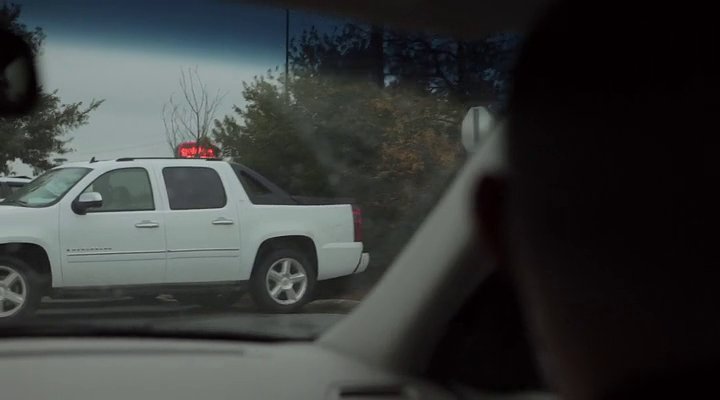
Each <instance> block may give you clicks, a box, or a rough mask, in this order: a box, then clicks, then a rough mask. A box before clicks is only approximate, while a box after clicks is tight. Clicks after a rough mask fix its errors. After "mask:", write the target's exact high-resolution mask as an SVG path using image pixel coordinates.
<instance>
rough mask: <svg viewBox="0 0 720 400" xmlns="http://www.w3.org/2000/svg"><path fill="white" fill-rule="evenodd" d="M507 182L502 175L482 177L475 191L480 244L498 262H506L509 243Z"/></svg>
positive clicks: (499, 263) (498, 263) (476, 219)
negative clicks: (507, 232) (507, 241)
mask: <svg viewBox="0 0 720 400" xmlns="http://www.w3.org/2000/svg"><path fill="white" fill-rule="evenodd" d="M506 192H507V182H506V181H505V178H504V177H502V176H500V175H486V176H483V177H482V178H481V179H480V182H479V184H478V187H477V190H476V192H475V221H476V224H477V227H478V235H479V240H480V242H481V243H480V244H481V246H482V247H483V249H484V250H486V251H488V252H489V255H490V256H491V257H492V258H493V259H494V261H495V262H496V263H497V264H496V265H503V264H505V261H506V260H505V258H506V254H507V253H506V249H507V243H506V242H505V241H506V240H507V239H506V238H507V234H506V230H507V221H506V215H507V214H506V207H507V205H506V201H507V193H506Z"/></svg>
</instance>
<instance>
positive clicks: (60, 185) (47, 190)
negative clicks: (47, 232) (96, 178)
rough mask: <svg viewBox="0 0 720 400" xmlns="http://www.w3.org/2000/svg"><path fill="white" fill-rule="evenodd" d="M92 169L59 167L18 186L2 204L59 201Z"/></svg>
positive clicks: (42, 205) (45, 203)
mask: <svg viewBox="0 0 720 400" xmlns="http://www.w3.org/2000/svg"><path fill="white" fill-rule="evenodd" d="M89 171H90V169H89V168H58V169H54V170H51V171H48V172H46V173H44V174H42V175H40V176H39V177H37V178H36V179H34V180H33V181H32V182H30V183H28V184H27V185H25V186H23V187H21V188H18V189H17V190H16V191H15V192H14V193H13V194H12V195H10V196H8V198H7V199H5V200H4V201H3V202H2V204H13V205H21V206H25V207H45V206H48V205H51V204H54V203H56V202H58V201H59V200H60V199H62V197H63V196H65V193H67V192H68V191H69V190H70V189H72V187H73V186H75V184H76V183H77V182H78V181H79V180H80V179H82V177H83V176H85V174H87V173H88V172H89Z"/></svg>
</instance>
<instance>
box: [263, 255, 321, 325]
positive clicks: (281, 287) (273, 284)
mask: <svg viewBox="0 0 720 400" xmlns="http://www.w3.org/2000/svg"><path fill="white" fill-rule="evenodd" d="M316 280H317V274H316V272H315V268H314V266H313V265H312V264H311V263H310V261H309V260H308V259H307V257H306V256H305V255H304V254H303V253H302V252H300V251H297V250H294V249H283V250H273V251H270V252H269V253H267V254H266V255H264V256H263V257H262V258H261V259H260V261H259V263H258V264H257V266H256V268H255V270H253V275H252V277H251V278H250V294H251V295H252V298H253V301H254V302H255V304H256V305H257V306H258V307H259V308H260V309H261V310H262V311H265V312H272V313H291V312H295V311H298V310H299V309H300V308H301V307H302V306H304V305H305V304H307V303H308V302H309V301H310V300H311V299H312V295H313V292H314V290H315V282H316Z"/></svg>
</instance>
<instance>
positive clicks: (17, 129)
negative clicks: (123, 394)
mask: <svg viewBox="0 0 720 400" xmlns="http://www.w3.org/2000/svg"><path fill="white" fill-rule="evenodd" d="M0 24H2V25H3V26H4V27H6V28H7V27H9V28H10V29H12V30H13V31H16V32H21V33H23V34H24V35H25V37H27V38H28V39H29V41H30V43H31V44H32V46H33V47H34V50H35V53H36V55H37V56H38V59H37V65H38V69H39V71H40V73H41V83H42V88H43V92H42V93H41V100H40V103H39V104H38V107H37V109H36V110H34V111H33V112H32V113H31V114H29V115H26V116H23V117H19V118H10V117H7V118H0V176H12V175H18V176H23V175H25V176H38V175H40V174H41V173H43V172H44V171H48V170H49V171H50V172H48V173H46V174H45V175H40V176H39V177H37V178H35V180H34V181H32V183H29V184H28V185H27V186H26V187H24V188H22V189H20V190H19V191H18V192H17V193H15V194H14V195H12V196H11V197H10V198H8V199H7V201H6V203H5V204H9V205H16V206H18V207H3V208H4V210H2V211H3V212H4V213H12V212H17V213H18V218H20V217H22V218H26V219H24V220H22V221H19V220H16V219H14V218H12V219H11V220H12V221H13V222H12V224H9V223H6V222H5V221H0V225H1V226H2V229H0V243H5V242H7V241H6V240H4V237H2V235H5V236H8V237H13V236H18V235H20V233H18V232H20V231H22V232H27V231H29V230H28V229H25V230H22V229H23V224H29V223H32V224H41V223H42V224H47V225H42V226H40V225H39V226H38V227H37V229H35V228H33V229H31V230H30V231H33V232H55V234H54V236H51V235H50V236H47V237H38V238H33V239H36V240H34V242H36V243H48V246H49V248H48V250H47V251H52V250H50V249H55V250H54V251H60V250H58V249H61V250H62V253H61V254H53V255H51V256H49V257H48V259H50V260H52V262H51V265H50V268H51V271H52V276H53V279H52V285H53V288H52V289H56V288H62V289H63V290H53V291H50V289H51V288H46V287H44V286H43V287H42V290H47V292H45V293H43V295H44V297H42V299H39V298H38V299H35V298H32V296H31V297H30V298H28V299H27V301H26V300H22V301H21V300H20V299H21V298H22V299H24V297H22V296H21V295H22V294H23V293H32V292H33V291H32V289H33V285H35V282H34V281H33V279H32V278H31V277H29V278H28V279H27V280H25V281H21V280H18V281H15V283H14V286H13V287H11V288H8V289H7V290H8V291H7V293H9V292H10V291H12V292H13V293H16V294H17V296H10V297H6V298H5V299H4V300H2V298H0V315H4V317H3V316H0V319H2V318H5V319H6V320H12V321H13V323H15V322H17V323H18V324H20V323H22V322H23V321H28V320H32V321H35V322H40V323H42V324H46V325H52V326H55V327H60V326H63V327H65V326H68V327H70V326H72V325H73V324H74V323H79V324H87V323H91V324H93V325H95V324H97V325H101V326H102V327H104V328H107V329H118V330H119V329H121V328H122V329H126V328H137V329H138V331H139V332H143V331H148V330H158V329H163V330H172V331H173V332H176V333H177V334H183V333H188V332H201V333H207V334H208V335H209V334H211V333H212V332H223V333H224V334H238V335H248V334H250V335H261V336H273V337H280V338H301V339H311V338H313V337H315V336H317V335H318V334H320V333H321V332H322V331H324V330H325V329H327V328H328V327H330V326H332V325H333V324H334V323H335V322H337V321H338V320H340V319H342V318H343V317H344V316H345V315H346V314H348V313H349V312H351V311H352V310H353V309H354V308H355V307H356V306H357V305H358V304H359V303H360V302H362V301H363V299H364V298H365V296H366V294H367V293H369V292H370V290H371V288H372V287H373V286H374V285H375V284H376V283H377V282H378V281H379V280H380V279H382V277H383V275H384V274H385V272H386V271H387V270H388V268H390V266H391V265H392V263H393V260H394V259H395V257H396V256H397V255H398V254H399V253H400V251H401V249H402V248H403V246H404V245H405V244H406V243H407V242H408V240H409V239H410V237H411V236H412V235H413V234H414V233H415V231H416V230H417V229H418V227H419V226H420V225H421V224H422V223H423V221H424V219H425V217H426V216H427V215H428V213H429V212H430V210H431V209H432V208H433V206H434V205H435V204H436V203H437V201H438V200H439V199H440V197H441V196H442V195H443V193H444V192H445V189H446V188H447V187H448V185H449V184H450V183H451V182H452V179H453V177H454V176H455V175H456V173H457V171H458V170H459V169H460V167H461V166H462V165H463V164H464V163H465V160H466V159H467V158H468V150H467V148H466V147H465V146H464V142H463V140H464V139H462V137H461V128H462V127H463V126H466V125H467V126H468V127H469V129H470V130H472V129H474V128H477V127H478V126H480V125H482V124H480V122H481V118H480V117H478V115H480V116H481V115H484V114H480V113H479V112H476V113H475V114H473V113H472V112H471V110H473V107H476V106H482V107H483V108H482V110H484V111H483V112H489V113H490V114H493V115H499V114H502V112H503V109H504V104H505V99H506V97H507V91H508V90H507V88H508V86H509V81H508V76H509V73H510V70H511V67H512V65H513V62H514V58H515V53H516V50H517V49H518V46H519V43H520V39H521V38H520V36H519V35H518V34H515V33H513V32H510V31H508V32H506V31H500V30H498V31H495V32H493V33H491V34H489V35H487V36H486V37H481V38H478V39H477V40H464V39H460V38H457V37H453V36H450V35H445V34H442V33H436V32H432V31H422V30H418V29H416V30H403V29H398V28H396V27H393V26H385V25H381V24H370V23H367V22H365V21H359V20H353V19H348V18H341V17H330V16H328V15H320V14H317V13H313V12H310V11H304V10H299V9H289V10H286V9H280V8H275V7H265V6H260V5H249V4H245V3H243V2H235V1H200V0H188V1H174V2H165V1H162V2H159V1H158V2H153V1H139V0H131V1H127V2H122V5H120V3H114V2H97V1H90V0H73V1H49V0H48V1H37V0H33V1H30V0H27V1H25V0H18V1H17V2H11V3H4V5H2V6H0ZM469 137H470V138H471V139H472V140H476V141H480V140H482V138H483V136H482V135H480V134H479V133H478V132H474V135H473V134H471V135H470V136H469ZM473 138H474V139H473ZM133 157H134V158H135V159H134V160H132V158H133ZM142 157H145V158H146V157H154V158H164V159H160V160H147V159H142ZM178 157H185V158H187V157H190V158H193V157H197V158H199V157H207V158H215V159H219V160H220V161H208V162H207V163H204V164H202V165H201V166H198V165H190V164H186V165H183V164H178V163H179V162H180V161H178V160H173V158H178ZM118 159H122V160H118ZM91 160H96V161H97V163H93V164H88V166H92V168H93V169H101V168H102V169H103V171H102V172H101V173H99V174H98V176H97V177H94V178H93V179H92V180H87V181H85V180H83V182H82V186H83V189H82V190H86V192H87V193H90V192H92V194H93V195H92V196H86V198H87V199H88V202H87V204H83V205H82V206H79V207H75V208H72V207H58V213H59V216H57V217H56V216H54V217H53V218H52V219H49V218H48V219H43V220H42V221H40V220H39V219H38V218H34V217H32V216H31V215H29V214H30V212H28V210H23V209H21V208H20V206H28V207H41V206H43V205H48V204H51V203H53V202H54V201H56V200H58V199H59V198H61V197H62V196H63V195H64V194H65V193H66V192H67V191H68V189H70V188H71V187H72V186H73V185H74V184H76V182H78V179H80V178H81V177H83V176H85V174H86V173H87V170H86V169H83V168H64V169H53V168H55V167H57V166H62V165H65V164H67V163H70V162H73V163H74V162H86V163H87V162H89V161H91ZM184 161H187V160H184ZM219 163H231V166H230V167H227V168H220V167H218V166H217V165H218V164H219ZM61 205H64V202H62V203H61ZM30 211H31V212H36V211H37V212H42V210H30ZM26 215H27V216H26ZM3 218H7V217H5V216H3ZM8 221H10V220H8ZM288 232H292V233H291V234H289V233H288ZM23 235H24V234H23ZM0 247H1V246H0ZM4 259H6V258H4ZM29 262H31V261H27V260H18V265H23V263H24V264H27V263H29ZM7 268H11V269H12V270H13V271H15V272H18V273H20V272H21V271H20V269H21V268H19V267H18V268H16V267H13V266H12V265H8V266H7ZM409 279H410V278H409ZM1 280H2V277H1V276H0V281H1ZM77 288H83V290H81V289H77ZM3 309H4V310H5V311H4V314H3V312H2V311H1V310H3ZM83 326H86V325H83ZM68 329H69V328H68Z"/></svg>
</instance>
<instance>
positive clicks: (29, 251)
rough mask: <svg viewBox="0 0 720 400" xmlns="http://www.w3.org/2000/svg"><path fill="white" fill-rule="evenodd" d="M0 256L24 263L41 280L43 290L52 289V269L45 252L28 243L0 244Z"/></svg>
mask: <svg viewBox="0 0 720 400" xmlns="http://www.w3.org/2000/svg"><path fill="white" fill-rule="evenodd" d="M0 256H6V257H15V258H18V259H20V260H22V261H24V262H26V263H27V264H28V265H29V266H30V267H31V268H32V269H33V270H34V272H35V273H37V275H38V277H40V278H41V279H42V284H43V287H44V289H45V290H49V289H50V288H51V287H52V279H53V276H52V267H51V265H50V257H49V255H48V252H47V250H46V249H45V248H44V247H43V246H41V245H39V244H37V243H30V242H12V243H0Z"/></svg>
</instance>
